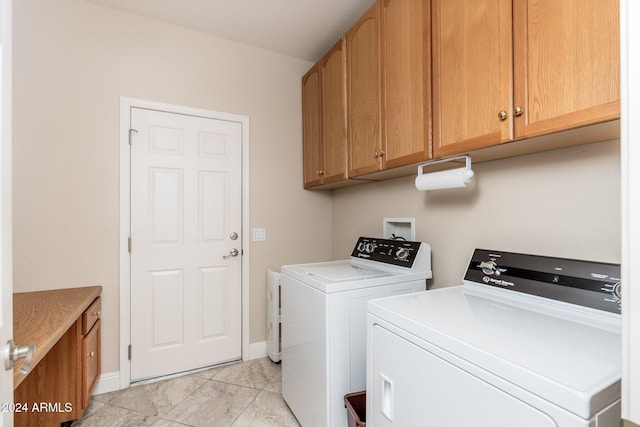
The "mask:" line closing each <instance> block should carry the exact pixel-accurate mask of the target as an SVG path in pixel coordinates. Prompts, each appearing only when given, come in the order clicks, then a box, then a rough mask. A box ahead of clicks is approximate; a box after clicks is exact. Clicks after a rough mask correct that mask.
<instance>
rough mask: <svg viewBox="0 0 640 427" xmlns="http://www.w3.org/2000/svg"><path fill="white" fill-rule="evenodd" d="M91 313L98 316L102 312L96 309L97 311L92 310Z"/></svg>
mask: <svg viewBox="0 0 640 427" xmlns="http://www.w3.org/2000/svg"><path fill="white" fill-rule="evenodd" d="M91 314H93V315H94V316H98V317H100V314H102V312H101V311H100V310H98V311H94V312H93V313H91Z"/></svg>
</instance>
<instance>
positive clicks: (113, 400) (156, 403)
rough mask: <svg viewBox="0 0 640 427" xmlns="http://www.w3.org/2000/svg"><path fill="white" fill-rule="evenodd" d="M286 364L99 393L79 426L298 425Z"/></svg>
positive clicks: (245, 366) (247, 366) (241, 366)
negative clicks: (286, 388)
mask: <svg viewBox="0 0 640 427" xmlns="http://www.w3.org/2000/svg"><path fill="white" fill-rule="evenodd" d="M281 393H282V376H281V373H280V365H279V364H275V363H273V362H271V360H269V359H268V358H264V359H256V360H250V361H247V362H239V363H235V364H231V365H226V366H223V367H218V368H212V369H208V370H204V371H200V372H196V373H191V374H187V375H184V376H180V377H176V378H171V379H167V380H162V381H156V382H150V383H146V384H142V385H135V386H133V387H130V388H128V389H126V390H120V391H114V392H112V393H106V394H100V395H96V396H94V397H93V398H92V399H91V402H90V403H89V407H88V408H87V410H86V412H85V415H84V417H83V418H82V419H81V420H78V421H76V422H74V423H73V426H74V427H96V426H109V427H111V426H156V427H183V426H211V427H217V426H232V427H245V426H251V427H254V426H255V427H260V426H265V427H266V426H278V427H288V426H292V427H298V426H299V425H300V424H298V422H297V421H296V419H295V418H294V416H293V414H292V413H291V411H290V410H289V408H288V407H287V405H286V403H285V402H284V400H282V394H281Z"/></svg>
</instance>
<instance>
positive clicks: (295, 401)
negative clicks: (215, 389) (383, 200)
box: [281, 237, 431, 427]
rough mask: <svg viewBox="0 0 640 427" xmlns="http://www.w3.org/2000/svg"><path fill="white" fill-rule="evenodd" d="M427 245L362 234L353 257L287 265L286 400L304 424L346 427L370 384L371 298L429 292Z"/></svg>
mask: <svg viewBox="0 0 640 427" xmlns="http://www.w3.org/2000/svg"><path fill="white" fill-rule="evenodd" d="M428 278H431V248H430V246H429V245H428V244H427V243H421V242H408V241H402V240H385V239H375V238H367V237H360V238H359V239H358V241H357V242H356V245H355V248H354V249H353V252H352V254H351V259H350V260H344V261H333V262H323V263H313V264H300V265H288V266H283V267H282V300H281V301H282V397H283V398H284V400H285V401H286V402H287V404H288V405H289V407H290V408H291V411H292V412H293V414H294V415H295V416H296V418H297V419H298V421H299V422H300V424H301V425H302V426H303V427H313V426H322V427H326V426H332V427H346V426H347V422H348V420H347V413H346V410H345V407H344V395H345V394H347V393H350V392H353V391H359V390H364V389H365V387H366V366H365V363H366V336H367V329H366V318H367V313H366V310H367V308H366V307H367V301H369V300H370V299H372V298H378V297H384V296H390V295H398V294H405V293H409V292H416V291H421V290H425V289H426V279H428Z"/></svg>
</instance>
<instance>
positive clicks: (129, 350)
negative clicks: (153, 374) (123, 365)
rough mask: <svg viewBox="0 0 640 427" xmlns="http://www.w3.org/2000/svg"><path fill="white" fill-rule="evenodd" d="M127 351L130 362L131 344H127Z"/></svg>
mask: <svg viewBox="0 0 640 427" xmlns="http://www.w3.org/2000/svg"><path fill="white" fill-rule="evenodd" d="M127 351H128V352H129V360H131V344H129V349H128V350H127Z"/></svg>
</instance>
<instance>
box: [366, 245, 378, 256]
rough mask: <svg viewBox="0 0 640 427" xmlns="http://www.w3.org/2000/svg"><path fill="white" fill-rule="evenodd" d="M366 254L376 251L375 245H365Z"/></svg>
mask: <svg viewBox="0 0 640 427" xmlns="http://www.w3.org/2000/svg"><path fill="white" fill-rule="evenodd" d="M365 250H366V252H367V253H368V254H370V253H372V252H373V251H375V250H376V244H375V243H367V247H366V249H365Z"/></svg>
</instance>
